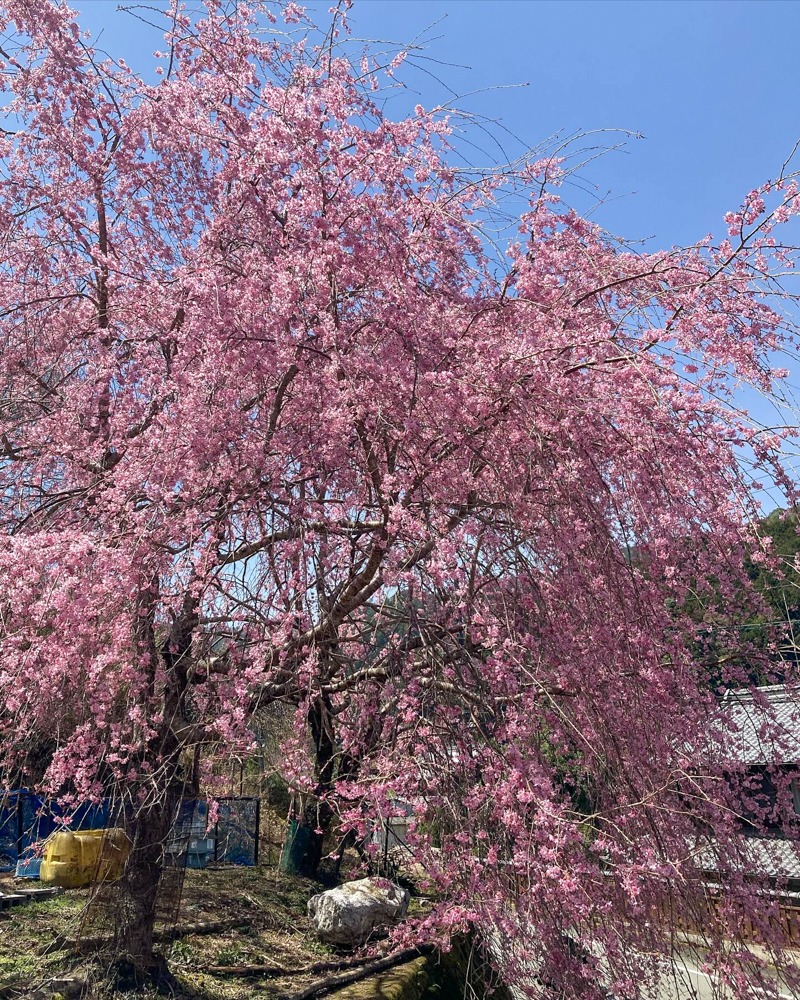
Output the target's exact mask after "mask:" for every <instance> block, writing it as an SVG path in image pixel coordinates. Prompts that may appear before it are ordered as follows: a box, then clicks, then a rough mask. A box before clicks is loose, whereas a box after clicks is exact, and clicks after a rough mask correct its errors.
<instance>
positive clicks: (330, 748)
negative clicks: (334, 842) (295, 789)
mask: <svg viewBox="0 0 800 1000" xmlns="http://www.w3.org/2000/svg"><path fill="white" fill-rule="evenodd" d="M330 707H331V705H330V699H329V698H327V697H326V696H323V697H321V698H319V699H317V700H316V701H315V702H314V703H313V704H312V705H311V707H310V708H309V710H308V723H309V726H310V728H311V736H312V739H313V740H314V751H315V760H314V765H315V770H316V775H317V786H316V788H315V789H314V792H315V797H314V799H313V800H312V801H311V802H310V803H309V804H308V805H307V806H306V808H305V810H304V813H303V817H302V820H301V826H303V827H305V829H306V831H307V833H306V837H307V840H306V837H304V840H306V848H305V851H304V853H303V858H302V861H301V870H302V873H303V874H304V875H308V876H310V877H312V878H314V877H315V876H316V875H317V873H318V872H319V865H320V862H321V861H322V852H323V845H324V842H325V836H326V834H327V833H328V830H329V829H330V825H331V820H332V819H333V810H332V809H331V807H330V805H329V804H328V802H327V800H326V796H328V795H330V794H331V792H332V791H333V779H334V771H335V768H336V757H335V753H336V744H335V738H334V732H333V716H332V715H331V713H330Z"/></svg>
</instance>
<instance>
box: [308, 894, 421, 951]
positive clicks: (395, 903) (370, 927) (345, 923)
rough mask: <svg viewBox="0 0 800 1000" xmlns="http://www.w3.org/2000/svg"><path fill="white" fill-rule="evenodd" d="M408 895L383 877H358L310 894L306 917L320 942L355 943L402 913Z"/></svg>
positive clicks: (390, 922)
mask: <svg viewBox="0 0 800 1000" xmlns="http://www.w3.org/2000/svg"><path fill="white" fill-rule="evenodd" d="M408 901H409V894H408V892H407V891H406V890H405V889H401V888H400V886H399V885H395V884H394V882H390V881H389V880H388V879H385V878H362V879H359V880H358V881H357V882H345V884H344V885H339V886H337V887H336V888H335V889H329V890H328V891H327V892H321V893H319V895H317V896H312V897H311V899H309V901H308V916H309V919H310V920H311V924H312V926H313V928H314V930H315V931H316V933H317V936H318V937H319V939H320V940H321V941H326V942H327V943H328V944H342V945H359V944H363V943H364V941H366V940H367V938H368V937H369V936H370V934H371V933H372V932H373V931H374V930H375V928H376V927H385V926H386V925H387V924H393V923H396V922H397V921H398V920H400V919H401V918H402V917H404V916H405V914H406V910H407V909H408Z"/></svg>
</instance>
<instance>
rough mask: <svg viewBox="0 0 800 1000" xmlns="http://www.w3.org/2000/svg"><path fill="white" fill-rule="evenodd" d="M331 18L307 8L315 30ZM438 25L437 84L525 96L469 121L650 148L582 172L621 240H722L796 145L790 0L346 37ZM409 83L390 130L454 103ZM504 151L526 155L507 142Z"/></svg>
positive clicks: (626, 8) (131, 27) (360, 10)
mask: <svg viewBox="0 0 800 1000" xmlns="http://www.w3.org/2000/svg"><path fill="white" fill-rule="evenodd" d="M71 2H72V5H74V6H76V7H78V9H80V10H81V11H82V13H83V17H82V18H81V20H82V23H83V24H84V26H85V27H87V28H89V29H90V30H92V31H98V30H100V29H101V28H102V29H104V32H103V39H102V41H103V43H105V46H106V47H107V48H108V49H109V50H110V51H112V52H115V53H119V54H122V55H123V56H124V57H125V58H127V59H129V61H130V62H131V63H132V64H133V65H139V66H142V65H143V62H146V61H147V60H148V59H149V56H150V54H151V52H152V50H153V48H155V47H156V44H157V41H158V40H157V37H156V34H155V33H154V32H153V31H151V30H148V29H146V28H144V27H143V26H141V25H140V24H138V23H137V22H136V21H134V20H133V18H131V17H130V16H129V15H127V14H125V13H121V12H117V10H116V0H71ZM134 2H135V0H134ZM149 2H150V3H153V5H154V6H156V5H158V6H161V5H163V0H149ZM331 3H332V0H322V2H321V3H311V4H308V9H309V12H312V11H315V12H316V13H317V17H318V19H319V20H320V21H321V22H324V21H326V20H327V17H328V15H327V9H328V7H329V6H330V5H331ZM189 6H192V4H191V3H190V4H189ZM442 17H443V18H444V20H442V21H441V22H440V23H439V24H438V25H436V26H435V27H434V28H433V29H432V30H431V31H430V32H428V35H427V36H426V37H428V38H432V37H434V36H439V37H438V40H436V41H433V42H431V44H430V47H429V48H428V50H427V54H428V55H430V56H433V57H435V58H437V59H440V60H443V61H445V62H451V63H459V64H465V65H467V66H469V67H470V68H469V69H459V68H455V67H448V66H440V65H436V64H428V65H429V68H430V69H431V70H432V71H433V72H435V73H436V74H437V75H438V76H439V77H440V79H441V80H442V81H444V83H446V84H448V85H449V86H450V87H451V88H452V89H453V90H455V91H457V92H459V93H465V92H467V91H474V90H480V89H482V88H488V87H492V86H497V85H507V84H528V86H525V87H520V88H519V89H508V90H490V91H487V92H486V93H483V94H478V95H475V96H473V97H470V98H468V99H466V100H464V101H463V102H462V106H463V107H465V108H468V109H469V110H471V111H476V112H479V113H482V114H485V115H487V116H489V117H492V118H498V117H499V118H501V119H502V122H503V124H504V125H505V126H506V127H507V128H508V129H509V130H510V131H512V132H514V133H515V134H516V135H518V136H519V137H520V138H521V139H522V140H523V141H524V142H525V143H526V144H528V145H531V146H532V145H535V144H536V143H538V142H540V141H541V140H543V139H545V138H547V137H548V136H549V135H551V134H552V133H554V132H558V131H561V130H565V131H571V130H574V129H579V128H581V129H596V128H605V127H623V128H627V129H631V130H632V131H635V132H641V133H642V134H643V135H644V136H645V137H646V138H644V139H642V140H638V141H637V140H630V141H629V142H628V144H627V147H626V150H627V151H626V152H625V153H616V154H612V155H610V156H608V157H606V158H605V159H604V160H602V161H600V162H595V163H594V164H593V165H592V166H591V167H590V168H589V170H588V171H587V174H588V176H589V179H590V180H591V181H592V182H593V183H594V184H597V185H599V187H600V190H601V191H603V192H605V191H607V190H610V191H611V192H612V193H613V194H614V195H615V196H617V197H616V200H614V201H612V202H609V203H608V204H607V205H605V206H604V207H603V208H602V209H601V211H600V215H599V216H598V221H600V222H601V223H602V224H604V225H605V226H606V227H607V228H609V229H612V230H614V231H615V232H617V233H619V234H621V235H625V236H627V237H630V238H641V237H646V236H651V235H652V236H655V237H656V238H657V241H658V242H659V243H660V244H673V243H687V242H691V241H693V240H694V239H695V238H696V237H697V236H699V235H703V234H704V233H706V232H708V231H710V230H713V231H715V232H718V231H719V229H720V219H721V217H722V215H723V213H724V212H725V211H726V210H727V209H729V208H732V207H734V206H735V205H737V204H738V203H739V200H740V198H741V196H742V195H743V194H744V193H746V192H747V191H748V190H749V189H750V188H751V187H753V186H754V185H756V184H757V183H759V182H760V181H762V180H764V179H765V178H767V177H769V176H773V175H775V174H777V173H778V171H779V170H780V166H781V164H782V162H783V160H784V159H785V157H786V156H787V155H788V154H789V152H790V150H791V148H792V146H793V144H794V142H795V140H796V139H797V138H798V137H800V2H795V0H780V2H770V0H766V2H763V0H762V2H749V0H743V2H739V0H712V2H705V0H694V2H681V0H667V2H660V0H640V2H636V0H627V2H625V0H623V2H616V0H589V2H583V0H563V2H551V0H541V2H535V0H356V3H355V6H354V8H353V11H352V12H351V25H352V27H353V29H354V34H355V35H358V36H362V37H370V38H377V39H392V40H395V41H400V42H406V41H410V40H411V39H412V38H413V37H414V36H415V35H417V34H418V32H421V31H422V30H423V29H425V28H426V27H427V26H428V25H430V24H431V23H432V22H434V21H437V20H438V19H439V18H442ZM404 75H405V76H407V77H409V82H410V83H411V84H413V86H414V87H416V88H417V90H418V94H414V93H411V92H409V93H407V95H403V94H402V93H400V94H398V95H397V96H396V97H395V98H394V100H393V103H392V104H390V105H389V107H390V109H392V108H393V107H396V109H397V114H398V115H399V114H401V113H402V111H403V110H404V107H403V105H404V102H405V103H407V104H412V105H413V104H414V103H416V102H417V101H420V102H421V103H423V104H425V105H426V106H431V105H434V104H437V103H439V102H440V101H443V100H447V99H448V98H449V96H450V95H449V94H448V92H447V90H446V89H445V88H444V87H443V86H442V85H440V84H439V83H437V82H436V81H435V80H433V79H432V78H430V77H427V76H425V75H423V74H421V73H414V72H413V71H412V72H411V73H405V74H404ZM498 134H499V130H498ZM508 149H509V151H510V152H512V153H519V152H520V151H521V146H520V145H519V144H518V143H514V142H513V141H511V140H509V142H508ZM480 159H481V156H480V154H479V153H478V152H476V153H475V160H476V161H479V160H480Z"/></svg>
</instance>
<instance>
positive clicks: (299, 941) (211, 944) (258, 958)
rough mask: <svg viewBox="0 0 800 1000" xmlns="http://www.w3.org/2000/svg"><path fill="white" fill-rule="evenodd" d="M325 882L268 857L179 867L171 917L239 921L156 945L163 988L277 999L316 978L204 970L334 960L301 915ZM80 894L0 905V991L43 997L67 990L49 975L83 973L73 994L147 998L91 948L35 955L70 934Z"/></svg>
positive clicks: (222, 999) (8, 881)
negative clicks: (288, 870)
mask: <svg viewBox="0 0 800 1000" xmlns="http://www.w3.org/2000/svg"><path fill="white" fill-rule="evenodd" d="M22 883H23V880H16V879H13V878H12V877H11V876H7V875H0V891H2V892H3V893H10V892H13V891H14V888H15V887H16V886H18V885H21V884H22ZM26 884H28V885H30V884H31V883H29V882H27V883H26ZM38 884H39V883H33V885H38ZM324 888H325V886H323V885H321V884H320V883H319V882H317V881H312V880H310V879H306V878H302V877H299V876H289V875H284V874H280V873H279V872H278V870H277V867H276V866H275V865H274V864H271V865H262V866H259V867H256V868H244V867H236V866H232V865H224V866H223V865H212V866H210V867H209V868H208V869H206V870H203V871H191V870H190V871H187V873H186V881H185V885H184V890H183V897H182V903H181V911H180V917H179V924H188V923H191V924H195V923H199V922H203V923H209V922H217V921H223V920H225V921H231V920H236V921H241V922H242V924H241V926H238V927H236V928H234V929H230V930H227V931H224V932H221V933H206V934H200V933H197V934H189V935H187V936H185V937H181V938H179V939H178V940H175V941H173V942H171V943H164V944H162V945H159V946H158V948H159V950H160V951H161V952H162V954H163V955H164V956H165V957H166V959H167V961H168V964H169V969H170V971H171V973H172V974H173V975H174V978H175V982H174V984H173V987H172V991H173V992H172V995H173V996H177V997H186V998H188V997H193V998H198V1000H238V998H244V997H251V996H253V995H258V996H259V997H264V998H265V1000H270V998H276V1000H277V998H279V997H282V996H286V995H287V994H291V993H293V992H296V991H297V990H299V989H300V988H301V987H303V986H305V985H308V984H309V983H311V982H313V981H314V980H316V979H319V978H320V973H318V972H317V973H312V974H308V973H305V974H304V973H303V972H297V973H296V974H294V975H290V976H286V975H282V976H280V977H275V978H273V977H264V976H262V977H259V976H250V977H246V978H245V977H242V976H238V975H236V974H231V973H225V972H221V971H213V972H212V971H210V967H211V966H230V967H233V966H243V965H272V966H275V965H279V966H282V967H283V968H285V969H291V970H302V969H304V968H307V967H308V966H309V965H312V964H314V963H319V962H322V961H326V960H333V959H335V957H336V956H335V954H334V952H333V951H332V950H331V949H330V948H328V947H326V946H325V945H323V944H321V943H320V942H319V941H317V940H316V938H315V937H314V936H313V935H312V934H311V933H310V931H309V930H308V924H307V918H306V903H307V901H308V899H309V898H310V897H311V896H313V895H315V894H316V893H318V892H321V891H322V890H323V889H324ZM88 898H89V890H88V889H73V890H67V891H66V892H65V893H64V894H63V895H61V896H58V897H55V898H52V899H48V900H42V901H37V902H31V903H28V904H26V905H23V906H17V907H14V908H12V909H8V910H3V911H0V998H21V997H23V996H24V997H31V996H37V997H38V996H41V997H42V998H44V997H51V996H52V995H53V994H54V993H58V992H59V991H62V992H64V995H67V990H68V989H69V985H67V986H64V985H62V984H61V983H59V982H58V980H59V979H63V978H65V977H67V978H68V977H73V978H76V979H79V980H86V982H87V984H88V985H87V987H86V989H85V990H84V991H83V994H82V995H83V996H84V997H87V998H89V997H90V998H92V1000H94V998H101V997H107V996H115V997H119V998H124V997H125V996H134V995H135V996H136V997H137V998H140V1000H141V998H142V997H143V996H147V993H144V994H143V993H142V992H137V993H135V994H134V993H133V991H131V990H129V989H127V988H126V987H125V984H123V983H120V982H119V980H116V981H112V980H111V979H110V978H109V976H108V973H107V962H106V963H104V962H103V961H102V960H101V958H100V957H99V956H98V955H89V956H81V955H78V954H76V953H75V951H74V949H73V950H65V951H59V952H55V953H53V954H50V955H44V954H42V952H43V951H44V950H45V948H46V947H47V945H48V944H50V942H52V941H53V939H54V938H55V937H56V936H57V935H63V936H65V937H67V938H70V939H74V938H76V937H77V936H78V932H79V928H80V926H81V913H82V911H83V910H84V908H85V907H86V904H87V900H88ZM72 988H73V989H74V988H75V984H74V983H73V984H72ZM38 991H42V992H41V993H40V992H38ZM79 995H80V994H79Z"/></svg>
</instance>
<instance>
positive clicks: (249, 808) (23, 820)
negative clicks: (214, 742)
mask: <svg viewBox="0 0 800 1000" xmlns="http://www.w3.org/2000/svg"><path fill="white" fill-rule="evenodd" d="M259 805H260V803H259V800H258V799H247V798H231V799H220V801H219V822H218V823H217V825H216V829H215V831H214V836H215V838H216V850H215V852H214V853H215V858H216V860H218V861H227V862H229V863H231V864H235V865H255V864H257V863H258V822H259ZM62 815H63V812H62V810H61V809H60V808H59V807H58V805H57V804H56V803H48V802H47V801H46V800H44V799H41V798H40V797H39V796H38V795H35V794H34V793H33V792H28V791H25V790H24V789H17V790H14V791H11V792H5V793H3V795H2V797H0V871H13V870H14V869H15V868H16V865H17V860H18V859H19V856H20V854H21V853H23V852H25V851H26V850H27V848H29V847H30V846H31V845H32V844H35V843H39V842H41V841H43V840H45V839H46V838H47V837H49V836H50V834H51V833H52V832H53V831H54V830H55V829H56V828H57V827H58V826H59V825H60V824H59V823H58V822H57V819H58V817H59V816H62ZM70 816H71V820H70V823H69V829H70V830H99V829H102V828H103V827H106V826H108V825H109V823H113V822H114V816H113V805H112V801H111V799H107V798H106V799H103V800H102V801H101V802H97V803H94V802H84V803H82V804H81V805H79V806H78V808H77V809H76V810H74V812H72V813H70ZM207 821H208V803H207V802H206V801H205V800H203V799H197V800H194V799H187V800H185V801H183V802H182V803H181V806H180V809H179V812H178V816H177V818H176V820H175V825H174V828H173V830H174V834H175V835H176V837H182V836H188V837H190V838H193V839H196V838H204V837H205V836H206V823H207ZM209 836H210V834H209ZM26 857H27V855H26Z"/></svg>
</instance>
